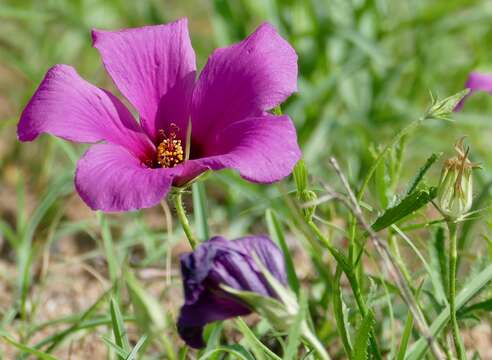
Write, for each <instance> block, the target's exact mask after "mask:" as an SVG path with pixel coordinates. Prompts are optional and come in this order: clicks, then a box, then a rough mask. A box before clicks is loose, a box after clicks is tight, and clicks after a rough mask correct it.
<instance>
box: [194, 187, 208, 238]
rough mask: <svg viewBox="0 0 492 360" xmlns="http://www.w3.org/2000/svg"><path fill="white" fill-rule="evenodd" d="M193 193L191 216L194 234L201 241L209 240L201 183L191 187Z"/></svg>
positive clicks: (205, 205)
mask: <svg viewBox="0 0 492 360" xmlns="http://www.w3.org/2000/svg"><path fill="white" fill-rule="evenodd" d="M191 188H192V191H193V214H194V215H195V224H196V226H195V228H196V234H197V236H198V238H199V239H200V240H201V241H207V240H208V239H209V238H210V234H209V231H208V221H207V220H208V219H207V202H206V194H205V186H204V184H203V182H201V181H197V182H195V183H194V184H193V185H192V186H191Z"/></svg>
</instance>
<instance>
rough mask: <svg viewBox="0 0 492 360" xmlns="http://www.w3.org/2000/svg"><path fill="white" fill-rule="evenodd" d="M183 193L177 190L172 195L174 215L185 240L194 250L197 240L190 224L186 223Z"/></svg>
mask: <svg viewBox="0 0 492 360" xmlns="http://www.w3.org/2000/svg"><path fill="white" fill-rule="evenodd" d="M182 196H183V191H182V190H178V191H176V193H175V194H174V207H175V209H176V214H177V215H178V219H179V222H180V224H181V227H182V228H183V231H184V233H185V234H186V238H187V239H188V242H189V243H190V246H191V248H192V249H193V250H194V249H195V248H196V247H197V245H198V240H197V239H196V237H195V235H193V231H192V230H191V225H190V222H189V221H188V217H187V216H186V210H185V208H184V206H183V197H182Z"/></svg>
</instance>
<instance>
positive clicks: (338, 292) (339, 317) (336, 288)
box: [333, 265, 352, 359]
mask: <svg viewBox="0 0 492 360" xmlns="http://www.w3.org/2000/svg"><path fill="white" fill-rule="evenodd" d="M341 276H342V269H341V268H340V266H339V265H338V266H337V270H336V273H335V283H334V284H333V312H334V314H335V321H336V324H337V328H338V333H339V335H340V337H341V339H342V343H343V347H344V349H345V353H346V354H347V357H348V358H349V359H351V358H352V347H351V346H350V338H349V335H348V333H347V324H345V316H344V314H343V298H342V289H341V287H340V278H341Z"/></svg>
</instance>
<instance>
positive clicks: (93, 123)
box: [17, 19, 301, 211]
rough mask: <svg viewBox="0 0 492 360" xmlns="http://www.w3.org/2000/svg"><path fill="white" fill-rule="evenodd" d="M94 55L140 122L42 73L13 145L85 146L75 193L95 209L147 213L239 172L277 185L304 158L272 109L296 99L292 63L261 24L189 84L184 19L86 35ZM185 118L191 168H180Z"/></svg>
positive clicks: (192, 68)
mask: <svg viewBox="0 0 492 360" xmlns="http://www.w3.org/2000/svg"><path fill="white" fill-rule="evenodd" d="M92 38H93V46H94V47H95V48H96V49H98V50H99V52H100V54H101V57H102V61H103V63H104V66H105V68H106V70H107V72H108V73H109V75H110V76H111V78H112V79H113V81H114V83H115V84H116V86H117V88H118V89H119V90H120V92H121V93H122V94H123V95H124V96H125V97H126V98H127V99H128V101H129V102H130V103H131V104H132V105H133V107H134V108H135V109H136V110H137V112H138V114H139V117H140V122H139V123H138V122H137V121H135V119H134V118H133V116H132V114H131V113H130V111H129V110H128V109H127V108H126V107H125V106H124V105H123V103H122V102H121V101H120V100H119V99H118V98H116V97H115V96H114V95H112V94H111V93H109V92H108V91H106V90H103V89H100V88H98V87H96V86H94V85H92V84H90V83H88V82H87V81H85V80H84V79H82V78H81V77H80V76H79V75H78V74H77V72H76V71H75V69H74V68H72V67H71V66H68V65H55V66H54V67H52V68H51V69H50V70H48V72H47V74H46V75H45V77H44V79H43V80H42V82H41V84H40V85H39V87H38V89H37V90H36V92H35V94H34V95H33V97H32V98H31V100H30V101H29V103H28V104H27V106H26V108H25V109H24V111H23V113H22V115H21V118H20V121H19V124H18V129H17V133H18V138H19V140H20V141H32V140H34V139H36V138H37V137H38V136H39V135H40V134H41V133H49V134H52V135H55V136H58V137H61V138H63V139H66V140H70V141H74V142H82V143H93V145H92V146H91V147H90V148H89V149H88V150H87V152H86V153H85V154H84V155H83V156H82V158H81V159H80V160H79V161H78V163H77V170H76V174H75V186H76V189H77V191H78V193H79V194H80V196H81V198H82V199H83V200H84V201H85V202H86V203H87V205H89V206H90V207H91V208H92V209H94V210H96V209H97V210H104V211H130V210H136V209H141V208H147V207H152V206H154V205H156V204H157V203H159V201H160V200H161V199H162V198H163V197H164V196H165V195H166V194H167V193H168V191H169V190H170V188H171V186H173V185H175V186H178V185H182V184H185V183H186V182H188V181H190V180H191V179H193V178H194V177H196V176H198V175H199V174H201V173H203V172H205V171H207V170H221V169H225V168H231V169H235V170H236V171H238V172H239V174H240V175H241V176H242V177H243V178H244V179H246V180H248V181H252V182H256V183H271V182H275V181H278V180H280V179H282V178H284V177H285V176H287V175H289V174H290V173H291V172H292V169H293V167H294V165H295V164H296V162H297V161H298V160H299V158H300V157H301V151H300V149H299V146H298V144H297V135H296V130H295V127H294V125H293V123H292V121H291V120H290V119H289V117H288V116H274V115H271V114H269V113H267V111H268V110H270V109H272V108H274V107H275V106H277V105H279V104H280V103H282V102H283V101H284V100H285V99H287V98H288V97H289V96H290V95H291V94H292V93H293V92H295V91H296V89H297V85H296V84H297V55H296V53H295V51H294V49H293V48H292V47H291V46H290V45H289V44H288V43H287V42H286V41H285V40H284V39H282V38H281V37H280V36H279V34H278V33H277V32H276V30H275V29H274V28H273V27H272V26H271V25H269V24H266V23H265V24H262V25H261V26H260V27H258V29H256V31H255V32H254V33H253V34H251V35H250V36H249V37H248V38H246V39H245V40H243V41H242V42H240V43H238V44H235V45H232V46H229V47H226V48H221V49H217V50H216V51H214V52H213V54H212V55H211V56H210V57H209V59H208V62H207V64H206V65H205V67H204V69H203V71H202V72H201V74H200V76H199V77H198V79H196V76H195V75H196V64H195V53H194V51H193V48H192V46H191V41H190V38H189V34H188V27H187V20H186V19H181V20H178V21H175V22H173V23H169V24H166V25H157V26H145V27H142V28H134V29H125V30H120V31H100V30H93V31H92ZM190 119H191V124H192V132H191V144H190V149H191V152H190V158H189V159H188V160H184V152H185V149H186V141H187V139H186V131H187V127H188V122H189V121H190Z"/></svg>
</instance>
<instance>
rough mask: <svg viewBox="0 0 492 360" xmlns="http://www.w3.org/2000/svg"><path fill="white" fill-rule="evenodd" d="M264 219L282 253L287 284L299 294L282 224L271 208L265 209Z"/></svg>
mask: <svg viewBox="0 0 492 360" xmlns="http://www.w3.org/2000/svg"><path fill="white" fill-rule="evenodd" d="M266 221H267V226H268V232H269V234H270V236H271V237H272V239H273V241H274V242H275V243H277V244H279V246H280V248H281V249H282V252H283V254H284V261H285V268H286V270H287V280H288V281H289V285H290V287H291V289H292V290H293V291H294V292H295V293H296V295H299V288H300V285H299V279H298V278H297V274H296V271H295V267H294V261H293V260H292V256H291V254H290V250H289V248H288V246H287V242H286V241H285V235H284V230H283V229H282V225H281V224H280V222H279V221H278V218H277V215H276V214H275V212H274V211H273V210H271V209H267V211H266Z"/></svg>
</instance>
